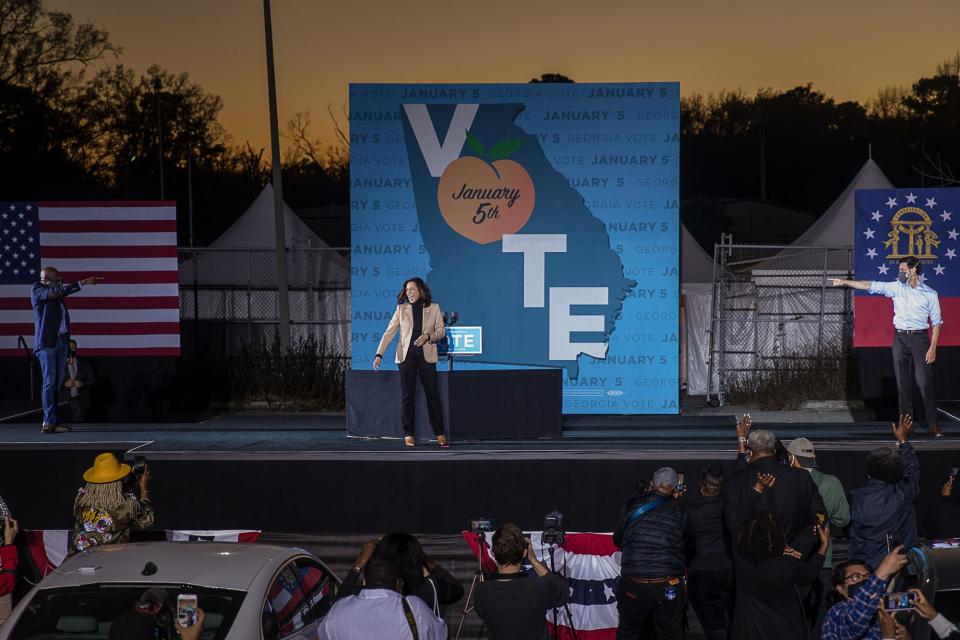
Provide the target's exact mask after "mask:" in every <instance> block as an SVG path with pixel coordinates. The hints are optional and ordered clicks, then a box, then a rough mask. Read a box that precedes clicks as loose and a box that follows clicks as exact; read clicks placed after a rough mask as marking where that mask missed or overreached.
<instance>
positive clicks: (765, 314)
mask: <svg viewBox="0 0 960 640" xmlns="http://www.w3.org/2000/svg"><path fill="white" fill-rule="evenodd" d="M892 186H893V185H892V184H891V183H890V181H889V180H888V179H887V177H886V176H885V175H884V173H883V171H881V170H880V167H878V166H877V164H876V163H875V162H874V161H873V160H872V159H868V160H867V161H866V162H865V163H864V164H863V166H862V167H861V168H860V171H858V172H857V175H856V176H854V178H853V179H852V180H851V181H850V183H849V184H848V185H847V187H846V188H845V189H844V190H843V191H842V192H841V193H840V195H839V196H838V197H837V199H836V200H834V202H833V204H831V205H830V207H829V208H828V209H827V210H826V211H825V212H824V214H823V215H822V216H821V217H820V218H819V219H818V220H817V221H816V222H815V223H814V224H813V225H812V226H811V227H810V228H809V229H808V230H807V231H806V232H804V233H803V234H802V235H801V236H800V237H799V238H797V240H796V241H794V242H793V243H792V244H791V245H790V246H788V247H785V248H784V249H782V250H780V251H778V252H777V253H775V254H774V255H772V256H770V257H768V258H766V259H763V260H762V261H759V262H758V263H756V264H753V265H752V266H750V265H749V263H746V262H744V261H741V269H749V278H745V277H743V276H745V275H746V274H745V273H743V271H741V274H740V277H739V278H735V279H733V281H731V283H730V284H729V285H728V286H727V288H726V289H725V290H724V297H725V299H730V300H734V299H735V300H737V302H736V303H735V306H736V307H737V309H738V311H737V312H736V315H735V317H736V321H731V322H727V323H725V325H724V326H725V331H724V345H725V350H726V351H728V352H729V353H728V355H727V356H725V358H726V366H727V367H729V368H734V369H736V368H740V369H750V368H754V367H757V368H759V367H761V364H762V362H765V361H766V362H770V360H769V358H770V357H772V356H775V355H782V356H792V357H796V356H809V355H812V354H815V353H819V352H827V353H829V352H830V351H831V350H833V349H837V348H840V347H841V346H842V341H843V340H844V338H845V333H844V331H843V328H844V325H843V320H842V319H843V318H844V317H846V316H847V314H849V312H850V305H851V300H850V291H849V289H845V288H836V287H830V286H828V284H827V279H829V278H831V277H839V278H845V277H848V274H849V270H850V269H851V267H852V264H851V263H852V259H851V254H850V250H851V248H852V246H853V244H854V217H855V215H856V206H855V194H856V191H857V190H858V189H881V188H892ZM765 359H767V360H765Z"/></svg>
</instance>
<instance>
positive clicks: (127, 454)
mask: <svg viewBox="0 0 960 640" xmlns="http://www.w3.org/2000/svg"><path fill="white" fill-rule="evenodd" d="M754 424H755V428H769V429H771V430H773V431H774V432H775V433H776V434H777V435H778V436H779V437H780V438H781V439H783V440H784V441H788V440H790V439H792V438H795V437H799V436H803V437H806V438H809V439H810V440H812V441H813V442H814V444H815V446H816V449H817V458H818V461H819V464H820V467H821V468H822V469H824V470H825V471H827V472H829V473H833V474H835V475H837V476H839V477H840V479H841V481H842V482H843V483H844V485H845V486H846V487H847V489H850V488H854V487H857V486H860V484H862V482H863V478H864V474H865V469H864V458H865V454H866V452H867V451H869V450H870V449H873V448H875V447H878V446H887V445H890V444H892V437H891V435H890V424H889V423H887V422H844V423H823V422H794V423H765V422H761V421H759V420H757V419H755V422H754ZM953 424H956V427H955V428H952V427H953ZM733 425H734V417H733V415H732V414H719V415H710V416H666V417H651V416H570V417H567V418H566V419H565V426H564V431H563V436H562V437H561V438H558V439H549V440H500V441H483V442H454V443H453V446H452V447H451V448H450V449H440V448H439V447H438V446H437V445H436V444H435V443H429V442H422V443H419V444H418V445H417V446H416V447H413V448H408V447H405V446H404V445H403V443H402V441H400V440H379V439H378V440H367V439H359V438H348V437H347V436H346V431H345V416H343V415H342V414H286V415H278V414H253V413H246V414H227V415H221V416H216V417H214V418H211V419H208V420H203V421H200V422H196V423H165V424H144V423H142V424H82V425H75V427H74V430H73V431H71V432H69V433H62V434H49V435H48V434H41V433H40V432H39V428H38V426H37V425H36V424H35V423H30V424H25V423H9V422H7V423H3V424H0V495H3V496H4V498H5V499H6V500H7V502H8V504H10V505H11V507H12V508H13V509H14V512H15V513H16V514H17V515H18V516H20V517H21V518H25V519H26V522H27V523H28V524H27V526H29V527H31V528H44V529H56V528H69V527H70V526H71V524H72V523H71V512H72V500H73V496H74V493H75V491H76V489H77V487H79V486H80V484H81V482H82V480H81V475H82V473H83V471H84V469H86V468H87V467H89V466H90V463H91V462H92V459H93V457H94V455H95V454H96V453H99V452H101V451H113V452H115V453H116V454H117V455H118V456H120V457H123V458H126V459H127V460H131V459H132V458H133V457H134V456H135V455H143V456H145V457H146V458H147V461H148V463H149V464H150V467H151V472H152V475H153V481H152V483H151V494H152V497H153V499H154V502H155V503H156V505H157V509H158V512H159V517H158V525H157V526H159V527H162V528H189V529H233V528H256V529H263V530H267V531H283V532H291V533H296V532H303V533H326V534H332V533H356V532H370V531H385V530H395V529H399V530H410V531H418V532H421V533H436V534H450V533H454V532H456V531H459V530H460V529H461V528H462V527H463V526H464V524H465V523H466V522H467V521H468V520H469V519H471V518H475V517H478V516H488V517H493V518H495V519H496V520H498V521H501V522H502V521H508V520H513V521H516V522H518V523H519V524H521V526H527V527H530V528H535V527H536V526H537V525H538V523H539V522H540V521H541V520H542V516H543V514H545V513H546V512H548V511H550V510H552V509H559V510H561V511H562V512H564V513H565V514H567V522H568V525H567V526H568V528H570V529H571V530H580V531H603V530H609V529H611V528H612V526H613V524H614V523H615V520H616V517H617V513H618V511H619V508H620V506H621V504H622V502H623V500H624V499H625V498H626V497H628V496H629V495H630V494H631V493H632V492H633V491H634V486H635V485H636V483H637V482H640V481H644V480H646V479H647V478H649V477H650V476H651V475H652V473H653V471H654V470H655V469H656V468H658V467H660V466H663V465H670V466H673V467H675V468H676V469H678V470H682V471H685V472H686V473H687V478H688V484H690V486H691V487H695V486H696V482H697V480H698V478H699V472H700V470H701V469H702V468H703V467H704V466H706V465H707V464H708V463H710V462H720V463H721V464H724V465H725V466H727V467H729V468H731V469H732V467H733V465H734V463H735V460H736V437H735V434H734V430H733ZM943 426H944V429H945V431H946V433H947V436H946V437H945V438H941V439H933V438H930V437H928V436H926V435H925V434H924V433H922V432H921V433H918V434H916V435H915V436H914V438H913V443H914V446H915V448H916V449H917V451H918V453H919V455H920V458H921V462H922V464H923V467H924V493H925V494H927V495H932V494H933V492H935V491H936V489H937V488H938V487H939V485H940V484H941V483H942V482H943V479H944V478H945V477H946V473H947V470H948V469H949V467H950V466H953V465H957V464H960V423H944V424H943Z"/></svg>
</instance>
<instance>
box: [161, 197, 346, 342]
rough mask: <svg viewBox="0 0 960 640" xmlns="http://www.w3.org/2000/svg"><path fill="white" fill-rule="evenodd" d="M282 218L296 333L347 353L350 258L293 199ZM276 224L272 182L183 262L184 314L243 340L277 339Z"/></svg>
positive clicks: (292, 324) (181, 271)
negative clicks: (234, 331) (230, 329)
mask: <svg viewBox="0 0 960 640" xmlns="http://www.w3.org/2000/svg"><path fill="white" fill-rule="evenodd" d="M283 218H284V238H285V240H286V243H285V244H286V249H287V282H288V287H289V301H290V321H291V333H292V337H294V338H297V337H306V336H307V335H313V336H314V337H317V338H321V337H322V338H325V339H326V340H327V343H328V344H329V345H331V347H332V348H333V349H335V350H336V351H337V352H338V353H340V354H342V355H348V354H349V348H350V340H349V337H350V262H349V260H348V259H346V258H345V257H343V256H342V255H340V253H339V252H337V251H335V250H333V249H331V248H330V247H329V246H328V245H327V244H326V243H325V242H324V241H323V240H322V239H321V238H320V237H319V236H318V235H317V234H315V233H314V232H313V231H312V230H311V229H310V228H309V227H308V226H307V225H306V224H305V223H304V222H303V221H302V220H301V219H300V218H299V216H297V214H296V213H294V212H293V210H291V209H290V207H289V206H287V204H286V203H284V205H283ZM275 229H276V227H275V216H274V205H273V187H272V185H270V184H268V185H267V186H265V187H264V188H263V190H262V191H261V192H260V195H258V196H257V198H256V199H255V200H254V201H253V203H251V204H250V206H249V207H247V210H246V211H245V212H244V213H243V215H241V216H240V218H238V219H237V221H236V222H234V223H233V224H232V225H231V226H230V227H229V228H228V229H227V230H226V231H224V232H223V233H222V234H221V235H220V237H219V238H217V239H216V240H215V241H213V242H212V243H211V244H210V246H209V247H207V248H205V249H198V250H196V251H195V252H193V253H188V254H187V257H186V259H184V260H182V261H181V263H180V286H181V289H180V292H181V296H180V297H181V305H180V308H181V317H182V318H184V319H199V320H210V321H220V322H226V323H228V324H232V325H237V326H239V327H241V329H242V330H241V331H240V332H239V333H238V336H239V338H242V339H246V340H255V339H259V338H260V337H266V338H268V339H270V337H271V336H272V335H273V330H274V323H276V321H277V317H278V306H279V305H278V297H277V286H278V278H277V255H276V250H275V239H276V231H275ZM194 287H195V288H196V295H194V291H193V289H194ZM195 301H196V304H194V302H195Z"/></svg>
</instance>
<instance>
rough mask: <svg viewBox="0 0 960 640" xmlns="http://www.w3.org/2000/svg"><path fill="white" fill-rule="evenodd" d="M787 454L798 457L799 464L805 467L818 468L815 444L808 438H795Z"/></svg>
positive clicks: (788, 447)
mask: <svg viewBox="0 0 960 640" xmlns="http://www.w3.org/2000/svg"><path fill="white" fill-rule="evenodd" d="M787 452H788V453H790V454H791V455H794V456H796V457H797V462H799V463H800V465H801V466H803V467H816V466H817V456H816V454H815V453H814V450H813V443H812V442H810V441H809V440H807V439H806V438H794V439H793V441H792V442H790V444H789V445H788V446H787Z"/></svg>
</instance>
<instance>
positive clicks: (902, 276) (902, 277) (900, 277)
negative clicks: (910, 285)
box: [897, 271, 909, 284]
mask: <svg viewBox="0 0 960 640" xmlns="http://www.w3.org/2000/svg"><path fill="white" fill-rule="evenodd" d="M908 279H909V276H908V275H907V274H905V273H904V272H903V271H901V272H900V273H899V274H897V280H899V281H900V282H902V283H903V284H907V280H908Z"/></svg>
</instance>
